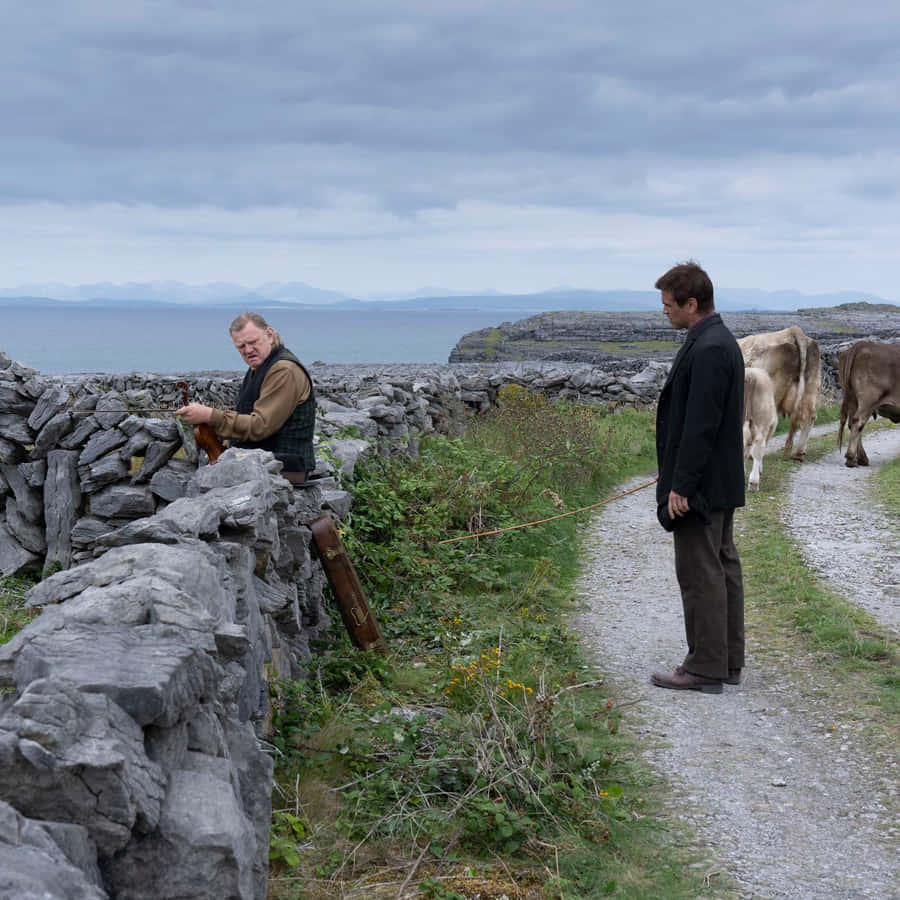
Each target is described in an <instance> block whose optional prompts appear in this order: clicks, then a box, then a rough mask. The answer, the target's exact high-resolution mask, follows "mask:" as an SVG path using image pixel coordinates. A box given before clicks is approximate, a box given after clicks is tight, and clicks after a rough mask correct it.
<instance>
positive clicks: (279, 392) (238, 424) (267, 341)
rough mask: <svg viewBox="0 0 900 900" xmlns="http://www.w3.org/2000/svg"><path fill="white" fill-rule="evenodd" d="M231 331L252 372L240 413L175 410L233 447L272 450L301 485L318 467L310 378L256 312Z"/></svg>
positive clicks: (193, 407) (190, 407)
mask: <svg viewBox="0 0 900 900" xmlns="http://www.w3.org/2000/svg"><path fill="white" fill-rule="evenodd" d="M228 332H229V334H230V336H231V339H232V341H233V342H234V346H235V348H236V349H237V351H238V353H240V354H241V357H242V358H243V360H244V362H245V363H247V365H248V366H249V369H248V370H247V374H246V375H244V380H243V382H242V384H241V388H240V390H239V391H238V396H237V403H236V408H235V409H233V410H231V409H216V408H214V407H211V406H204V405H203V404H200V403H188V404H187V405H186V406H183V407H181V409H179V410H176V415H178V416H181V418H182V419H184V421H185V422H188V423H190V424H191V425H200V424H204V423H206V424H209V425H210V426H211V427H212V428H213V429H214V430H215V432H216V433H217V434H218V435H219V436H220V437H223V438H226V439H228V441H229V443H230V445H231V446H232V447H248V448H259V449H261V450H269V451H271V453H272V454H274V456H275V458H276V459H279V460H281V462H282V463H283V464H284V471H283V472H282V475H284V476H285V477H286V478H287V479H288V480H289V481H291V482H293V483H295V484H298V483H301V482H303V481H305V480H306V477H307V475H308V474H309V473H310V472H312V470H313V469H315V467H316V458H315V453H314V451H313V434H314V432H315V424H316V398H315V392H314V390H313V384H312V378H311V377H310V374H309V372H308V371H307V370H306V367H305V366H304V365H303V363H301V362H300V360H299V359H297V357H296V356H294V354H293V353H291V351H290V350H288V349H287V348H286V347H285V346H284V343H283V342H282V340H281V337H280V336H279V334H278V332H276V331H275V329H274V328H272V326H271V325H269V323H268V322H266V320H265V319H264V318H263V317H262V316H261V315H259V314H258V313H253V312H248V313H243V314H242V315H240V316H238V317H237V318H236V319H235V320H234V321H233V322H232V323H231V325H230V326H229V328H228Z"/></svg>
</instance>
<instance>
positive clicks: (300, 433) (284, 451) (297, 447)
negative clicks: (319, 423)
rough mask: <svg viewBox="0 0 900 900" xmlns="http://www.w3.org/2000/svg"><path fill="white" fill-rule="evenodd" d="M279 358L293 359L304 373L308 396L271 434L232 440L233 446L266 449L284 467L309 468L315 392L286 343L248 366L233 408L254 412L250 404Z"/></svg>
mask: <svg viewBox="0 0 900 900" xmlns="http://www.w3.org/2000/svg"><path fill="white" fill-rule="evenodd" d="M282 359H286V360H288V361H290V362H292V363H295V364H296V365H298V366H300V368H301V369H303V371H304V372H305V373H306V377H307V378H309V396H308V397H307V398H306V400H304V401H303V402H302V403H300V404H299V405H298V406H297V407H295V409H294V411H293V412H292V413H291V414H290V416H288V419H287V421H286V422H285V423H284V425H282V426H281V428H279V429H278V431H276V432H275V433H274V434H270V435H269V436H268V437H267V438H263V440H261V441H239V442H235V444H234V446H236V447H248V448H251V449H254V448H255V449H260V450H269V451H270V452H271V453H273V454H274V456H275V458H276V459H280V460H281V461H282V462H283V463H284V468H285V471H289V472H311V471H312V470H313V469H315V467H316V457H315V453H314V451H313V434H314V433H315V427H316V394H315V391H314V389H313V382H312V377H311V376H310V374H309V371H308V370H307V368H306V366H304V365H303V363H302V362H300V360H299V359H297V357H296V356H294V354H293V353H291V351H290V350H288V349H287V348H285V347H276V348H275V349H274V350H273V351H272V352H271V353H270V354H269V355H268V356H267V357H266V360H265V362H263V364H262V365H261V366H260V367H259V368H258V369H256V370H253V369H248V370H247V374H246V375H245V376H244V381H243V382H242V384H241V388H240V390H239V391H238V396H237V403H236V405H235V409H236V410H237V411H238V412H239V413H241V414H243V415H249V414H250V413H252V412H253V405H254V404H255V403H256V401H257V400H258V399H259V392H260V390H261V389H262V383H263V381H264V380H265V377H266V374H267V373H268V371H269V369H270V368H272V366H273V365H274V364H275V363H276V362H278V361H279V360H282Z"/></svg>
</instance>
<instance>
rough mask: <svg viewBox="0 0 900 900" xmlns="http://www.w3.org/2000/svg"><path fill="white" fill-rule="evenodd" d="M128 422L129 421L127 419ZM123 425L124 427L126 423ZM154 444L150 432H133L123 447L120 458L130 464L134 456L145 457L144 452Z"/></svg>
mask: <svg viewBox="0 0 900 900" xmlns="http://www.w3.org/2000/svg"><path fill="white" fill-rule="evenodd" d="M126 421H128V420H127V419H126ZM122 424H123V425H124V424H125V423H124V422H123V423H122ZM120 428H121V426H120ZM123 430H124V429H123ZM126 433H127V432H126ZM152 443H153V435H152V434H150V432H149V431H145V430H144V429H143V428H138V430H137V431H135V432H133V433H132V434H131V435H130V436H129V438H128V440H127V441H126V442H125V443H124V444H123V445H122V449H121V450H119V457H120V458H121V459H122V460H123V461H124V462H130V461H131V458H132V457H133V456H143V455H144V451H145V450H146V449H147V447H149V446H150V444H152Z"/></svg>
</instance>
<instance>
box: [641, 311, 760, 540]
mask: <svg viewBox="0 0 900 900" xmlns="http://www.w3.org/2000/svg"><path fill="white" fill-rule="evenodd" d="M743 419H744V360H743V357H742V356H741V350H740V348H739V347H738V345H737V341H736V340H735V339H734V335H733V334H732V333H731V332H730V331H729V330H728V329H727V328H726V327H725V325H724V324H723V322H722V317H721V316H720V315H719V314H718V313H713V314H712V315H710V316H707V318H705V319H703V320H702V321H701V322H699V323H698V324H697V325H696V326H695V327H694V328H693V329H692V330H691V331H689V332H688V336H687V339H686V340H685V342H684V345H683V346H682V347H681V349H680V350H679V351H678V355H677V356H676V357H675V361H674V362H673V363H672V368H671V370H670V371H669V377H668V378H667V379H666V383H665V385H663V389H662V391H661V393H660V395H659V403H658V406H657V411H656V459H657V463H658V465H659V482H658V483H657V486H656V502H657V510H658V515H659V519H660V522H661V523H662V525H663V527H664V528H666V529H667V530H671V528H672V522H671V520H670V519H669V516H668V512H667V506H668V500H669V491H671V490H674V491H675V492H676V493H678V494H681V495H682V496H685V497H687V498H688V503H689V505H690V507H691V509H692V510H693V511H694V513H695V514H696V515H699V516H700V517H701V518H703V519H705V518H706V517H707V513H708V512H709V511H710V510H717V509H734V508H735V507H737V506H743V505H744V433H743V427H744V421H743Z"/></svg>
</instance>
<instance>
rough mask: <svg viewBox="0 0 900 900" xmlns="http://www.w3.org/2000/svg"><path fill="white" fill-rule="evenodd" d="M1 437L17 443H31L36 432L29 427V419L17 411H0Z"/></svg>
mask: <svg viewBox="0 0 900 900" xmlns="http://www.w3.org/2000/svg"><path fill="white" fill-rule="evenodd" d="M0 437H3V438H6V439H7V440H8V441H13V442H15V443H17V444H30V443H32V441H33V440H34V432H33V431H32V430H31V429H30V428H29V427H28V420H27V419H26V418H25V417H24V416H17V415H16V414H15V413H7V412H2V413H0Z"/></svg>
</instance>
